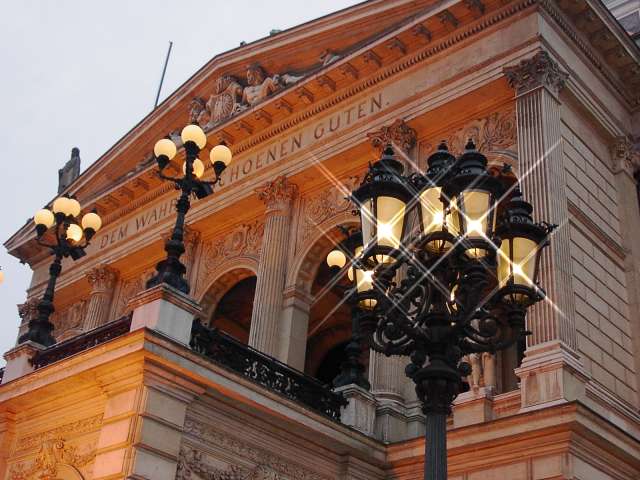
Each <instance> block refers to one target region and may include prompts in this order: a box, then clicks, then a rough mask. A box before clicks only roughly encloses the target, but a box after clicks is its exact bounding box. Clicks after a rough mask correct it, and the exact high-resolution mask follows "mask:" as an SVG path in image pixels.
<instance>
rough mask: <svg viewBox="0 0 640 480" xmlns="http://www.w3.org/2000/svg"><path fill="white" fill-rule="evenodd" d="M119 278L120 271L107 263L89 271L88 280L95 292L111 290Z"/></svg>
mask: <svg viewBox="0 0 640 480" xmlns="http://www.w3.org/2000/svg"><path fill="white" fill-rule="evenodd" d="M117 279H118V271H117V270H115V269H113V268H111V267H109V266H107V265H99V266H97V267H95V268H92V269H91V270H89V273H87V281H88V282H89V285H91V289H92V291H94V292H104V291H107V290H111V289H112V288H113V286H114V285H115V283H116V280H117Z"/></svg>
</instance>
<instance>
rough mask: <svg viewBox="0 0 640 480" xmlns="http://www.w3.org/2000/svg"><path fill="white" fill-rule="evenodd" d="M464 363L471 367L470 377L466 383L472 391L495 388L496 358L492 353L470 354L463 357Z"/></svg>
mask: <svg viewBox="0 0 640 480" xmlns="http://www.w3.org/2000/svg"><path fill="white" fill-rule="evenodd" d="M464 361H466V362H469V365H471V375H469V376H468V377H467V382H468V383H469V387H470V388H471V389H472V390H477V389H478V388H480V387H491V388H496V386H497V377H496V356H495V355H494V354H492V353H488V352H484V353H471V354H469V355H467V356H466V357H464Z"/></svg>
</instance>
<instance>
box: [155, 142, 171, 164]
mask: <svg viewBox="0 0 640 480" xmlns="http://www.w3.org/2000/svg"><path fill="white" fill-rule="evenodd" d="M153 154H154V155H155V156H156V157H160V156H162V155H164V156H165V157H167V158H168V159H169V160H171V159H172V158H173V157H175V156H176V144H175V143H173V142H172V141H171V140H169V139H168V138H163V139H162V140H158V141H157V142H156V144H155V146H154V147H153Z"/></svg>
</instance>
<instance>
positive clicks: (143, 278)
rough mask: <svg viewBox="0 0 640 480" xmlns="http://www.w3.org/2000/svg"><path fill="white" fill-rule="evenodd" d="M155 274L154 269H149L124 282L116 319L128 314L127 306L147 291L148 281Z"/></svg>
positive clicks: (116, 310) (120, 291)
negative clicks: (143, 291) (130, 301)
mask: <svg viewBox="0 0 640 480" xmlns="http://www.w3.org/2000/svg"><path fill="white" fill-rule="evenodd" d="M154 272H155V269H154V268H149V269H147V270H145V271H144V272H142V273H140V274H139V275H137V276H135V277H131V278H127V279H123V280H122V282H121V285H120V290H119V293H118V301H117V303H116V309H115V312H116V314H115V318H119V317H121V316H122V315H124V314H126V313H127V312H128V307H127V305H128V304H129V300H131V299H132V298H133V297H135V296H136V295H137V294H138V293H140V292H141V291H142V290H144V289H145V286H146V284H147V280H149V279H150V278H151V277H152V276H153V274H154Z"/></svg>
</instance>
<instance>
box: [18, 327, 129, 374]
mask: <svg viewBox="0 0 640 480" xmlns="http://www.w3.org/2000/svg"><path fill="white" fill-rule="evenodd" d="M130 327H131V315H126V316H124V317H121V318H119V319H118V320H114V321H113V322H109V323H105V324H104V325H101V326H99V327H98V328H94V329H93V330H90V331H88V332H86V333H83V334H82V335H78V336H77V337H73V338H70V339H69V340H65V341H64V342H60V343H56V344H53V345H51V346H50V347H48V348H45V349H44V350H41V351H39V352H37V353H36V354H35V355H34V356H33V358H32V359H31V364H32V365H33V367H34V368H35V369H38V368H42V367H45V366H47V365H49V364H51V363H54V362H57V361H60V360H62V359H64V358H67V357H70V356H71V355H75V354H76V353H80V352H83V351H85V350H88V349H90V348H92V347H95V346H96V345H99V344H101V343H104V342H108V341H109V340H111V339H113V338H116V337H119V336H120V335H124V334H125V333H127V332H128V331H129V328H130Z"/></svg>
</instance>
